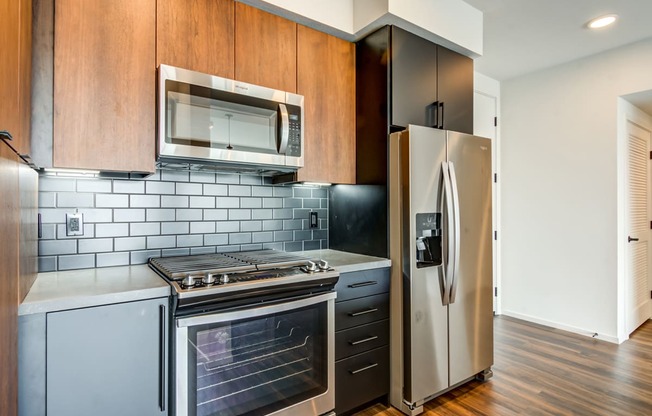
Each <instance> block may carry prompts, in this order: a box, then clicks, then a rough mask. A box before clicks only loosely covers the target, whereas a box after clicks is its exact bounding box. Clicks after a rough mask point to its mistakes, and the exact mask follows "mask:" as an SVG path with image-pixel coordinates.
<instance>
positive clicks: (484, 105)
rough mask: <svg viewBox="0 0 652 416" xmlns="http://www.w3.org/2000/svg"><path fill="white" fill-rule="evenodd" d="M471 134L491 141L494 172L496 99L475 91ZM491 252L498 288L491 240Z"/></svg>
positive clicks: (495, 205)
mask: <svg viewBox="0 0 652 416" xmlns="http://www.w3.org/2000/svg"><path fill="white" fill-rule="evenodd" d="M473 100H474V102H473V134H474V135H476V136H482V137H488V138H490V139H491V142H492V146H491V152H492V154H491V165H492V166H493V172H496V168H495V167H496V166H497V164H496V155H497V152H498V146H497V143H496V117H497V105H496V101H497V100H496V97H493V96H490V95H487V94H485V93H482V92H478V91H475V93H474V94H473ZM497 186H498V184H497V183H496V182H493V181H492V190H491V191H492V192H491V194H492V200H491V203H492V206H493V209H492V211H491V212H492V214H491V215H492V226H493V230H498V192H497V189H496V188H497ZM491 248H492V252H493V262H492V264H493V287H494V288H498V281H497V280H498V267H499V264H498V259H499V257H498V244H497V242H496V240H495V239H492V247H491ZM496 292H497V291H496V290H494V297H493V311H494V313H495V312H496V310H497V305H496V303H497V298H496Z"/></svg>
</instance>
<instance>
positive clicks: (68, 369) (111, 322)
mask: <svg viewBox="0 0 652 416" xmlns="http://www.w3.org/2000/svg"><path fill="white" fill-rule="evenodd" d="M41 316H43V315H41ZM38 321H39V318H38V316H33V317H31V318H26V319H24V320H23V322H21V323H19V324H20V325H22V326H23V328H21V334H20V336H21V338H22V342H21V357H20V358H19V361H20V363H19V364H20V370H19V371H20V372H21V374H22V375H24V376H25V380H21V384H23V385H22V386H21V389H20V390H21V391H20V399H19V411H20V414H21V415H35V414H37V415H42V414H44V413H42V411H43V410H45V414H47V415H48V416H58V415H65V416H76V415H79V416H82V415H83V416H87V415H94V416H105V415H106V416H115V415H122V416H128V415H134V416H136V415H138V416H148V415H152V416H160V415H167V408H168V406H167V399H168V397H167V394H168V393H167V392H168V386H167V378H168V377H167V362H168V359H167V349H168V334H167V332H168V298H157V299H149V300H143V301H137V302H127V303H119V304H112V305H106V306H98V307H90V308H83V309H74V310H66V311H61V312H51V313H47V314H45V316H44V317H43V318H42V319H41V322H40V323H39V322H38ZM43 321H44V322H43ZM43 331H44V332H45V334H43ZM39 332H40V334H39ZM43 335H44V336H43ZM40 340H43V342H40ZM30 341H33V342H30ZM43 355H44V356H45V357H43ZM43 358H44V360H43ZM39 362H40V365H39ZM43 370H44V371H43ZM39 378H44V381H45V382H43V381H42V380H39ZM41 389H44V390H45V392H44V393H45V394H42V393H43V392H41V391H40V390H41ZM30 398H31V399H30ZM35 398H36V402H33V400H34V399H35ZM39 400H40V401H41V402H40V403H39V402H38V401H39ZM43 401H44V402H45V403H43Z"/></svg>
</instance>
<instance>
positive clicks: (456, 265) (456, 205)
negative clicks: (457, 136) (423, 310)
mask: <svg viewBox="0 0 652 416" xmlns="http://www.w3.org/2000/svg"><path fill="white" fill-rule="evenodd" d="M448 171H449V172H448V173H449V176H450V181H451V188H452V190H453V222H454V226H453V230H454V231H453V247H454V251H453V273H452V276H451V284H450V303H455V295H456V294H457V280H458V278H459V273H460V195H459V192H458V191H457V177H456V175H455V165H453V162H448Z"/></svg>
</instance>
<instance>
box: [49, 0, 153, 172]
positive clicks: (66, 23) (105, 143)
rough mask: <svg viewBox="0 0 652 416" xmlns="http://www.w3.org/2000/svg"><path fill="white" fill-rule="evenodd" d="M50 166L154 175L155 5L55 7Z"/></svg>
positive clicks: (62, 1)
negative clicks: (51, 158)
mask: <svg viewBox="0 0 652 416" xmlns="http://www.w3.org/2000/svg"><path fill="white" fill-rule="evenodd" d="M54 26H55V29H54V33H55V37H54V149H53V153H54V155H53V158H54V166H55V167H59V168H80V169H99V170H106V171H130V172H153V171H154V158H155V154H154V143H155V116H156V113H155V111H156V106H155V104H156V103H155V101H156V90H155V87H156V66H155V65H156V57H155V48H156V40H155V37H156V0H96V1H86V0H58V1H57V3H56V7H55V18H54Z"/></svg>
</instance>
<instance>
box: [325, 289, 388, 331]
mask: <svg viewBox="0 0 652 416" xmlns="http://www.w3.org/2000/svg"><path fill="white" fill-rule="evenodd" d="M387 318H389V293H383V294H380V295H375V296H367V297H366V298H360V299H353V300H348V301H346V302H340V303H336V304H335V330H336V331H339V330H342V329H347V328H352V327H354V326H358V325H362V324H368V323H370V322H375V321H378V320H381V319H387Z"/></svg>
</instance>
